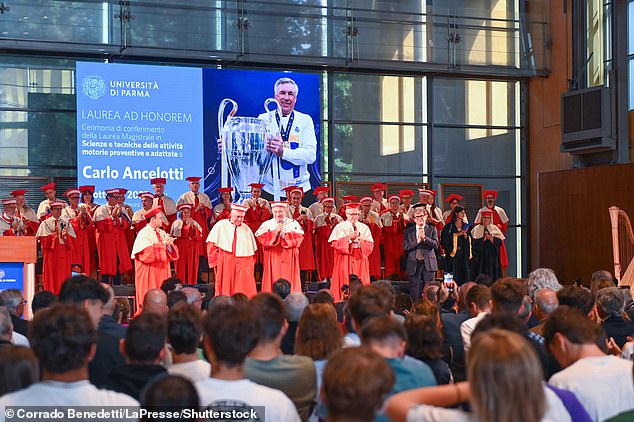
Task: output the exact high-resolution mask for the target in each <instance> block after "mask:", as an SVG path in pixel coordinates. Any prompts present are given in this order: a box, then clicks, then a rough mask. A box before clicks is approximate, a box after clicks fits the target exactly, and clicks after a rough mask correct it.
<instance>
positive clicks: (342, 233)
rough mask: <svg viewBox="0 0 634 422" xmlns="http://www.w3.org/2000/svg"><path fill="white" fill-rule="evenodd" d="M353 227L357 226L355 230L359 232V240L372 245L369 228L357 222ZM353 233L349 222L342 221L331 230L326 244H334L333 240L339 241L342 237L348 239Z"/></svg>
mask: <svg viewBox="0 0 634 422" xmlns="http://www.w3.org/2000/svg"><path fill="white" fill-rule="evenodd" d="M355 226H357V230H358V231H359V239H360V240H366V241H368V242H372V243H374V240H373V239H372V233H371V232H370V228H369V227H368V226H366V225H365V224H363V223H359V222H356V223H355ZM353 231H354V228H353V227H352V224H351V223H350V222H349V221H342V222H341V223H339V224H337V225H336V226H335V228H334V229H332V233H331V234H330V238H329V239H328V242H329V243H330V242H334V241H335V240H339V239H341V238H342V237H348V236H350V234H352V232H353Z"/></svg>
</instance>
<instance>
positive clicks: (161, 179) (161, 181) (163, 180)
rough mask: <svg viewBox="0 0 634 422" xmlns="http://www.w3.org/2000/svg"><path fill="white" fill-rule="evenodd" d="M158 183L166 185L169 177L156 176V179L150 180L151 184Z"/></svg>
mask: <svg viewBox="0 0 634 422" xmlns="http://www.w3.org/2000/svg"><path fill="white" fill-rule="evenodd" d="M157 183H160V184H162V185H164V184H166V183H167V179H166V178H164V177H155V178H154V179H151V180H150V184H152V185H156V184H157Z"/></svg>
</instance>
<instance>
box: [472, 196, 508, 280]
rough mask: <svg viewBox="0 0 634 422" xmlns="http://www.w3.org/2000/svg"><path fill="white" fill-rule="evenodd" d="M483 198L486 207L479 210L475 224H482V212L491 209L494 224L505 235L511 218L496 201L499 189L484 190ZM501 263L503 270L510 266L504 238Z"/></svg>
mask: <svg viewBox="0 0 634 422" xmlns="http://www.w3.org/2000/svg"><path fill="white" fill-rule="evenodd" d="M482 198H484V202H485V205H484V207H482V208H480V209H479V210H478V215H476V218H475V221H474V223H475V224H481V219H482V213H483V212H487V211H491V213H492V214H491V215H492V216H493V224H495V225H496V226H497V227H498V228H499V229H500V231H501V232H502V234H503V235H506V230H507V229H508V228H509V218H508V216H507V215H506V211H504V208H502V207H498V206H497V205H495V201H496V200H497V199H498V191H496V190H485V191H484V192H482ZM500 263H501V265H502V271H503V272H505V271H506V267H508V266H509V257H508V255H507V253H506V245H505V244H504V239H502V245H501V246H500Z"/></svg>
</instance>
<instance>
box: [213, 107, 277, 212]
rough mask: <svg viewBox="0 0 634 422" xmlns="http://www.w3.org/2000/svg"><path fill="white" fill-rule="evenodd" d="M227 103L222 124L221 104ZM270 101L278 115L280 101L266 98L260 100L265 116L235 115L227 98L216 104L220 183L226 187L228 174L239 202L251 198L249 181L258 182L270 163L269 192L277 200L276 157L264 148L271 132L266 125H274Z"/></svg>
mask: <svg viewBox="0 0 634 422" xmlns="http://www.w3.org/2000/svg"><path fill="white" fill-rule="evenodd" d="M229 103H231V105H232V106H233V108H232V110H231V111H230V112H229V116H228V117H227V121H226V122H225V123H224V124H223V117H224V112H225V107H226V106H227V104H229ZM272 103H274V104H276V106H277V112H279V113H280V115H281V106H280V104H279V103H278V102H277V101H276V100H275V99H273V98H269V99H267V100H266V101H265V102H264V109H265V111H266V112H267V114H268V116H269V118H268V119H258V118H256V117H236V115H235V114H236V113H237V111H238V104H236V102H235V101H233V100H231V99H229V98H225V99H224V100H222V102H221V103H220V106H219V107H218V131H219V135H220V139H221V142H222V153H221V154H222V163H221V165H222V176H221V177H222V179H221V181H222V186H229V175H231V185H232V186H233V188H234V190H235V191H236V192H237V194H238V195H239V199H238V201H239V202H240V203H241V202H243V201H244V200H245V199H247V198H250V197H251V188H250V187H249V184H251V183H261V182H262V179H263V178H264V176H265V174H266V173H267V172H269V171H271V165H272V164H274V166H273V167H274V171H273V178H272V179H273V191H274V192H275V196H276V200H279V193H278V191H279V168H278V167H279V159H277V160H274V158H277V157H275V156H274V155H273V154H272V153H270V152H269V151H267V150H266V143H267V142H268V139H269V138H270V137H271V136H272V135H273V134H272V133H270V131H269V128H270V127H274V126H272V125H271V122H272V120H273V116H274V115H275V113H270V110H269V108H268V107H269V106H270V104H272ZM278 130H279V129H278ZM275 170H277V171H275Z"/></svg>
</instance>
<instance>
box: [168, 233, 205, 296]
mask: <svg viewBox="0 0 634 422" xmlns="http://www.w3.org/2000/svg"><path fill="white" fill-rule="evenodd" d="M177 224H178V221H175V222H174V224H172V236H173V237H176V241H175V242H174V244H175V245H176V246H177V247H178V253H179V255H180V256H179V258H178V260H176V261H175V262H174V269H175V270H176V277H178V278H180V279H181V280H182V281H183V283H184V284H196V283H197V282H198V261H199V260H200V241H201V238H202V232H201V229H200V227H199V226H196V225H195V224H187V225H184V224H183V225H182V226H181V227H180V236H176V235H175V231H174V229H175V227H177Z"/></svg>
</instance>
